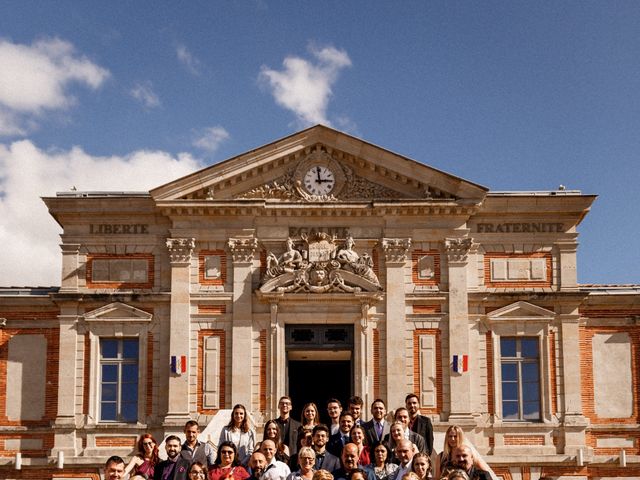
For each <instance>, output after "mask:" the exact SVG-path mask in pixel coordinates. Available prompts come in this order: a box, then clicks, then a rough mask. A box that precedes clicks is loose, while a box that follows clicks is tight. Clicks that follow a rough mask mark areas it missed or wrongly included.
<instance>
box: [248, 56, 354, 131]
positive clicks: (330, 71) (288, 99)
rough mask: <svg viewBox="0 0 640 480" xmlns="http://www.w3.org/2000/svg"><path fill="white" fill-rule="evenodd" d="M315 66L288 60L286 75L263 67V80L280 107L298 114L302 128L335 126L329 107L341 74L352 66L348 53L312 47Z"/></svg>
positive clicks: (261, 75) (285, 64) (285, 60)
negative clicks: (329, 114)
mask: <svg viewBox="0 0 640 480" xmlns="http://www.w3.org/2000/svg"><path fill="white" fill-rule="evenodd" d="M309 51H310V53H311V55H312V56H313V57H315V62H312V61H309V60H305V59H304V58H300V57H294V56H288V57H286V58H285V59H284V61H283V62H282V65H283V66H284V69H283V70H282V71H278V70H273V69H270V68H268V67H266V66H263V67H262V69H261V72H260V77H259V79H260V80H261V81H262V82H263V83H265V84H267V85H268V86H269V87H270V89H271V94H272V95H273V97H274V99H275V101H276V103H277V104H278V105H280V106H281V107H284V108H286V109H288V110H291V111H292V112H293V113H295V114H296V117H297V119H298V121H299V123H300V124H301V125H302V126H309V125H313V124H316V123H322V124H325V125H331V122H330V121H329V119H328V118H327V106H328V104H329V99H330V98H331V94H332V90H331V88H332V86H333V84H334V83H335V82H336V80H337V79H338V74H339V73H340V71H341V70H342V69H343V68H345V67H349V66H351V59H350V58H349V55H347V53H346V52H345V51H344V50H338V49H336V48H334V47H324V48H315V47H313V46H312V47H309Z"/></svg>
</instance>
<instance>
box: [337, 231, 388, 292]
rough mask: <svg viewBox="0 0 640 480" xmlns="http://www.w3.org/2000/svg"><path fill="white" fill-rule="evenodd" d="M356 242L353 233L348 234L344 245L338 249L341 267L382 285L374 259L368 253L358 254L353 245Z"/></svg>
mask: <svg viewBox="0 0 640 480" xmlns="http://www.w3.org/2000/svg"><path fill="white" fill-rule="evenodd" d="M355 244H356V242H355V240H354V239H353V237H352V236H351V235H348V236H347V238H346V239H345V241H344V246H343V247H342V248H341V249H339V250H338V253H337V255H336V260H338V262H340V267H341V268H342V269H344V270H347V271H349V272H353V273H355V274H356V275H360V276H361V277H364V278H366V279H367V280H369V281H370V282H372V283H375V284H376V285H380V282H379V281H378V277H377V275H376V274H375V272H374V271H373V259H372V258H371V256H370V255H369V254H368V253H363V254H362V256H360V255H358V252H356V251H355V250H354V249H353V247H354V246H355Z"/></svg>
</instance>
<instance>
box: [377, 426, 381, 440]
mask: <svg viewBox="0 0 640 480" xmlns="http://www.w3.org/2000/svg"><path fill="white" fill-rule="evenodd" d="M376 434H377V435H378V440H381V439H382V424H381V423H380V422H376Z"/></svg>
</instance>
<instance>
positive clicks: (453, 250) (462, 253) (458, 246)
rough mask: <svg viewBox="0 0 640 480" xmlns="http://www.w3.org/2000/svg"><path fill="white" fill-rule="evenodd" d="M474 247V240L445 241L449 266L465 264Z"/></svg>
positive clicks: (456, 239) (452, 239) (453, 239)
mask: <svg viewBox="0 0 640 480" xmlns="http://www.w3.org/2000/svg"><path fill="white" fill-rule="evenodd" d="M472 245H473V239H472V238H447V239H446V240H445V241H444V249H445V252H446V254H447V260H448V261H449V264H452V263H465V262H466V261H467V257H468V255H469V250H471V246H472Z"/></svg>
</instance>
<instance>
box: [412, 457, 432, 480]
mask: <svg viewBox="0 0 640 480" xmlns="http://www.w3.org/2000/svg"><path fill="white" fill-rule="evenodd" d="M431 470H432V468H431V458H429V455H427V454H426V453H424V452H418V453H416V454H415V455H414V456H413V460H411V471H412V472H414V473H415V474H416V475H418V480H431V479H432V478H433V477H432V476H431Z"/></svg>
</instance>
